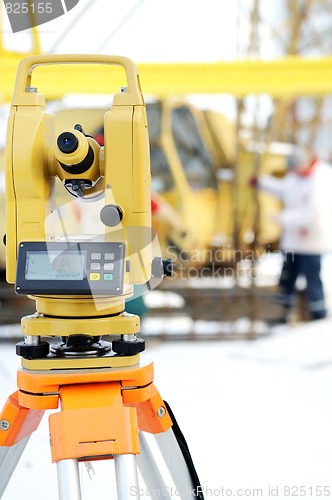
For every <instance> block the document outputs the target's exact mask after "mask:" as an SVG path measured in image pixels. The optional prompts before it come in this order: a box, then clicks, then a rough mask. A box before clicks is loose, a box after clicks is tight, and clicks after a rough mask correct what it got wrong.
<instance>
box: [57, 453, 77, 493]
mask: <svg viewBox="0 0 332 500" xmlns="http://www.w3.org/2000/svg"><path fill="white" fill-rule="evenodd" d="M57 472H58V488H59V500H81V485H80V475H79V470H78V462H77V460H76V459H75V458H70V459H67V460H60V461H59V462H57Z"/></svg>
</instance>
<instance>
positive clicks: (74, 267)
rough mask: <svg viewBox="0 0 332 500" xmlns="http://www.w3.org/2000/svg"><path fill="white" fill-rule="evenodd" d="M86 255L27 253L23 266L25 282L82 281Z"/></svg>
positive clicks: (84, 274) (73, 253)
mask: <svg viewBox="0 0 332 500" xmlns="http://www.w3.org/2000/svg"><path fill="white" fill-rule="evenodd" d="M86 253H87V252H85V251H83V252H71V251H69V252H68V251H66V252H55V251H50V252H34V251H28V252H27V258H26V266H25V279H26V280H45V281H47V280H61V281H70V280H73V281H74V280H75V281H79V280H83V279H84V278H85V277H86V271H85V269H86Z"/></svg>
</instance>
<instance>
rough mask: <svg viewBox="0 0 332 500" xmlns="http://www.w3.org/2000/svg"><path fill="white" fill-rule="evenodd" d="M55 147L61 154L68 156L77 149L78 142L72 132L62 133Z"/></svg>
mask: <svg viewBox="0 0 332 500" xmlns="http://www.w3.org/2000/svg"><path fill="white" fill-rule="evenodd" d="M57 145H58V148H59V149H60V151H61V153H65V154H67V155H69V154H71V153H73V152H74V151H76V149H77V148H78V140H77V137H76V136H75V135H74V134H73V133H72V132H62V134H60V135H59V137H58V140H57Z"/></svg>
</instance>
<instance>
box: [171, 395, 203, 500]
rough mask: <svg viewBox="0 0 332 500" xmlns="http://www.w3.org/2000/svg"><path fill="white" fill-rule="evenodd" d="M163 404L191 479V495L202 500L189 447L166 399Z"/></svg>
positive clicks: (201, 490) (200, 488)
mask: <svg viewBox="0 0 332 500" xmlns="http://www.w3.org/2000/svg"><path fill="white" fill-rule="evenodd" d="M164 404H165V407H166V409H167V411H168V413H169V415H170V417H171V420H172V422H173V426H172V430H173V432H174V436H175V438H176V440H177V442H178V445H179V447H180V449H181V452H182V455H183V458H184V460H185V462H186V465H187V467H188V471H189V474H190V477H191V481H192V483H193V496H194V497H197V498H199V500H204V495H203V488H202V486H201V483H200V480H199V477H198V474H197V472H196V469H195V465H194V462H193V459H192V457H191V454H190V450H189V447H188V445H187V442H186V440H185V437H184V435H183V433H182V431H181V429H180V427H179V424H178V423H177V421H176V419H175V417H174V413H173V412H172V410H171V408H170V406H169V404H168V403H167V402H166V401H164Z"/></svg>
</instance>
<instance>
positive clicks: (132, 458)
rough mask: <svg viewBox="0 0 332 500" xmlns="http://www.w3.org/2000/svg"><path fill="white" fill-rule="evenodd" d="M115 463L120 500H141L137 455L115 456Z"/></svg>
mask: <svg viewBox="0 0 332 500" xmlns="http://www.w3.org/2000/svg"><path fill="white" fill-rule="evenodd" d="M114 463H115V476H116V487H117V491H118V500H133V499H134V500H139V499H140V494H139V486H138V477H137V467H136V455H132V454H128V455H115V456H114Z"/></svg>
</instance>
